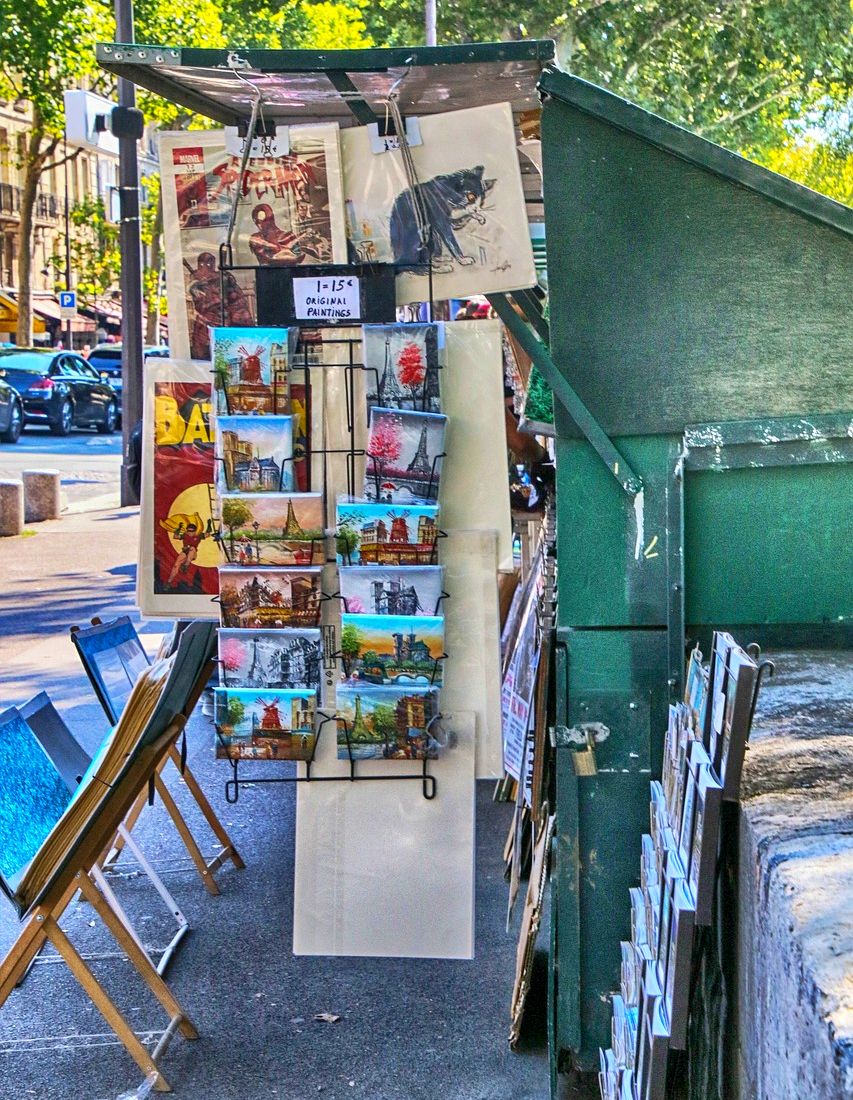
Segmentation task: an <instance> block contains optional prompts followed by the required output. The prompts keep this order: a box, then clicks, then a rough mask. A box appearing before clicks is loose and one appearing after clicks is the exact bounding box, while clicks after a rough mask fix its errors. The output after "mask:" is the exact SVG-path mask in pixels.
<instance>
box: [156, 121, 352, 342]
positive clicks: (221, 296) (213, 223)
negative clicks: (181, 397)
mask: <svg viewBox="0 0 853 1100" xmlns="http://www.w3.org/2000/svg"><path fill="white" fill-rule="evenodd" d="M279 139H280V140H281V141H282V143H283V144H286V145H287V146H288V152H287V153H286V154H284V155H261V156H250V157H249V159H248V161H247V164H246V171H245V174H244V176H243V178H242V180H241V179H240V155H239V150H238V149H237V148H236V147H233V146H227V145H226V134H225V131H224V130H212V131H201V132H197V131H190V132H179V133H165V134H163V135H161V137H160V172H161V180H162V195H163V227H164V235H165V238H166V240H167V241H169V243H170V247H169V248H168V249H167V251H166V290H167V295H168V299H169V322H170V324H169V342H170V346H171V348H172V350H173V352H174V353H175V354H176V355H180V356H188V357H191V358H193V359H207V358H208V357H209V355H210V344H209V337H208V328H209V326H214V325H223V324H226V325H236V326H241V325H243V326H248V325H252V324H254V323H255V319H256V298H255V278H254V272H253V271H251V270H233V271H231V270H229V271H228V272H226V273H225V274H224V275H222V274H221V272H220V268H219V261H220V245H223V244H225V242H226V239H227V234H228V222H229V218H230V215H231V209H232V205H233V204H234V202H235V200H236V203H237V211H236V218H235V222H234V230H233V233H232V237H231V256H232V264H233V266H234V267H237V268H249V269H250V268H254V267H258V266H262V267H266V266H280V265H283V266H297V265H299V264H306V263H307V264H312V263H313V264H317V263H321V264H326V263H329V264H330V263H335V264H343V263H346V262H347V243H346V230H345V223H344V211H343V187H342V176H341V165H340V148H339V141H338V126H337V123H325V124H322V125H319V124H318V125H309V126H291V127H290V128H289V129H287V130H285V128H283V127H282V128H279Z"/></svg>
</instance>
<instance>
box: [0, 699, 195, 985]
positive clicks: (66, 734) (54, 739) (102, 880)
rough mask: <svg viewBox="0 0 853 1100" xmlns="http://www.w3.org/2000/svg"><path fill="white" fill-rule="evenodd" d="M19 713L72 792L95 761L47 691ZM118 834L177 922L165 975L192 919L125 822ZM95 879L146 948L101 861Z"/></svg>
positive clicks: (161, 966)
mask: <svg viewBox="0 0 853 1100" xmlns="http://www.w3.org/2000/svg"><path fill="white" fill-rule="evenodd" d="M18 713H19V714H20V715H21V717H22V718H23V720H24V721H25V722H26V724H27V726H28V727H29V728H30V729H31V730H32V732H33V735H34V736H35V738H36V739H37V740H38V742H39V744H40V745H41V747H42V748H43V749H44V751H45V753H46V754H47V756H48V757H49V759H50V760H51V761H52V762H53V764H54V766H55V767H56V770H57V771H58V772H59V774H60V776H61V777H62V779H63V781H64V782H65V785H66V786H67V787H68V789H69V790H70V791H72V792H73V791H75V790H76V789H77V785H78V784H79V782H80V780H81V778H82V777H83V775H84V774H85V772H86V770H87V769H88V767H89V765H90V764H91V758H90V756H89V754H88V753H87V752H86V751H85V749H84V748H83V747H82V746H81V745H80V744H79V742H78V741H77V739H76V738H75V737H74V735H73V734H72V732H71V730H69V728H68V726H67V725H66V724H65V722H64V721H63V719H62V716H61V715H60V714H59V712H58V711H57V709H56V707H54V705H53V703H52V702H51V701H50V697H49V696H48V694H47V692H44V691H42V692H39V694H38V695H34V696H33V697H32V699H30V700H29V701H28V702H27V703H25V704H24V705H23V706H22V707H20V708H19V711H18ZM116 836H117V837H118V838H121V840H122V841H123V843H124V844H125V845H126V846H127V848H128V850H129V851H130V852H131V854H132V855H133V857H134V859H135V860H136V862H137V863H138V864H139V866H140V868H141V870H142V873H143V874H144V875H145V876H146V878H147V879H148V880H149V882H150V883H151V885H152V886H153V887H154V889H155V890H156V891H157V893H158V894H159V895H160V897H161V899H162V901H163V904H164V905H165V906H166V908H167V909H168V911H169V913H170V915H171V917H172V918H173V920H174V921H175V923H176V924H177V931H176V932H175V934H174V936H173V937H172V939H171V940H170V941H169V943H168V945H167V946H166V947H165V948H164V950H163V952H162V954H161V955H160V960H159V962H158V963H157V967H156V969H157V973H158V974H161V975H162V974H164V973H165V972H166V967H167V966H168V965H169V963H170V961H171V959H172V956H173V954H174V952H175V950H176V948H177V946H178V944H179V943H180V942H181V940H182V939H183V937H184V936H185V935H186V933H187V932H188V931H189V922H188V921H187V918H186V917H185V916H184V914H183V913H182V912H181V908H180V906H179V905H178V903H177V902H176V901H175V899H174V898H173V897H172V895H171V893H170V892H169V890H168V889H167V888H166V885H165V883H164V882H163V880H162V879H161V878H160V876H159V875H158V874H157V872H156V871H155V870H154V868H153V866H152V865H151V863H150V862H149V861H148V859H147V858H146V856H145V853H144V852H143V851H142V849H141V848H140V847H139V845H138V844H137V843H136V841H135V840H134V839H133V837H132V836H131V834H130V832H129V831H128V829H127V827H126V826H125V825H124V824H121V825H119V827H118V831H117V834H116ZM114 846H115V844H114V843H113V845H111V847H114ZM92 878H93V879H94V880H95V883H96V885H97V886H98V888H99V889H100V891H101V893H102V894H103V895H104V897H105V898H106V899H107V901H108V902H109V903H110V906H111V907H112V909H113V911H114V912H115V913H116V915H117V916H118V917H119V919H120V920H121V921H122V923H123V924H124V925H125V927H126V928H127V930H128V932H129V933H130V934H131V935H132V936H133V938H134V939H135V940H136V942H137V943H138V944H139V946H140V947H142V948H143V950H145V946H144V944H143V943H142V941H141V940H140V938H139V936H138V935H137V934H136V932H135V930H134V927H133V924H132V923H131V921H130V919H129V918H128V917H127V914H126V913H125V912H124V910H123V908H122V906H121V904H120V902H119V900H118V899H117V898H116V896H115V894H114V892H113V890H112V888H111V886H110V884H109V881H108V879H107V877H106V875H105V874H104V872H103V870H102V869H101V867H100V866H99V865H98V864H97V863H96V864H95V865H94V866H93V868H92Z"/></svg>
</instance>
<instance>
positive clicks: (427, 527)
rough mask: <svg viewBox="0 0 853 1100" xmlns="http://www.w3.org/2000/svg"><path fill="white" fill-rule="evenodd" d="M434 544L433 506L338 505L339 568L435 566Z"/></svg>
mask: <svg viewBox="0 0 853 1100" xmlns="http://www.w3.org/2000/svg"><path fill="white" fill-rule="evenodd" d="M437 540H438V507H437V506H436V505H429V504H421V505H404V504H401V505H397V506H396V507H391V508H389V507H388V505H387V504H366V503H363V502H360V501H348V500H343V499H341V500H339V501H338V505H337V533H336V538H335V545H336V550H337V555H338V564H339V565H405V566H407V567H411V566H415V565H435V564H436V561H437V560H438V559H437V553H436V544H437Z"/></svg>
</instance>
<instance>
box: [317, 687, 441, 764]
mask: <svg viewBox="0 0 853 1100" xmlns="http://www.w3.org/2000/svg"><path fill="white" fill-rule="evenodd" d="M337 713H338V759H339V760H350V759H352V760H424V759H434V758H435V757H436V756H438V752H439V749H440V747H441V746H440V744H439V742H438V741H437V740H436V738H435V736H434V735H433V731H434V730H435V726H436V719H437V718H438V714H439V711H438V691H437V690H436V689H435V688H413V687H409V688H397V687H373V686H370V685H366V684H358V685H352V684H343V685H341V686H340V687H339V688H338V691H337Z"/></svg>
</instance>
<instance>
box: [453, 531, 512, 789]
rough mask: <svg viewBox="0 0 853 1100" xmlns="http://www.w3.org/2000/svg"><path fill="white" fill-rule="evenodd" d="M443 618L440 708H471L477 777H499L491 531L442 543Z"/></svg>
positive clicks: (500, 748)
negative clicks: (445, 655)
mask: <svg viewBox="0 0 853 1100" xmlns="http://www.w3.org/2000/svg"><path fill="white" fill-rule="evenodd" d="M439 545H440V553H441V564H442V565H443V566H444V587H445V589H446V590H447V592H449V593H450V599H448V600H444V601H443V603H442V605H441V607H442V610H443V612H444V616H445V649H446V650H447V652H448V654H449V657H448V659H447V661H446V662H445V669H444V686H443V687H442V690H441V708H442V710H443V711H444V710H452V711H456V710H473V711H474V713H475V715H476V721H477V765H476V766H477V778H478V779H499V778H500V777H501V776H502V775H503V745H502V740H501V658H500V618H499V611H498V585H497V577H496V575H495V553H496V546H497V535H496V533H495V532H494V531H450V532H449V533H448V537H447V538H446V539H442V540H441V542H440V544H439Z"/></svg>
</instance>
